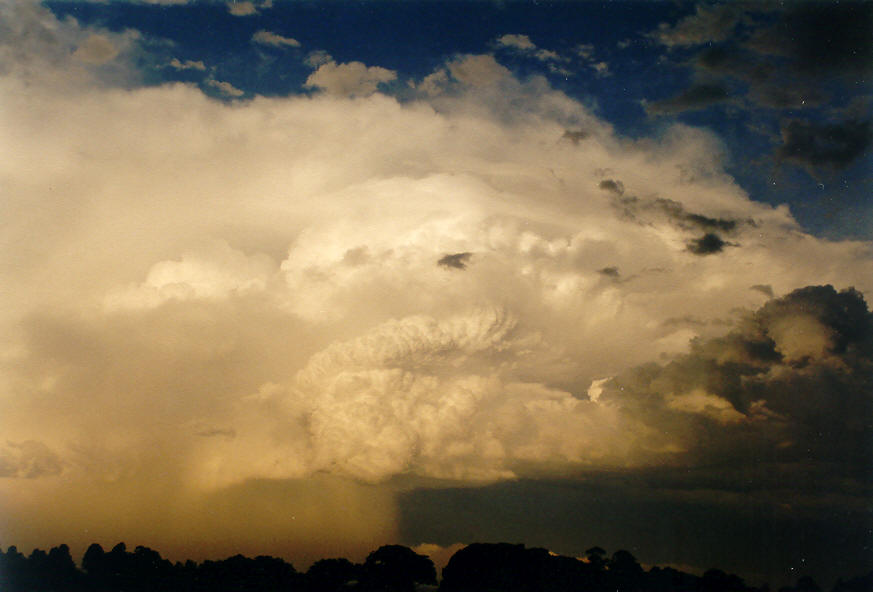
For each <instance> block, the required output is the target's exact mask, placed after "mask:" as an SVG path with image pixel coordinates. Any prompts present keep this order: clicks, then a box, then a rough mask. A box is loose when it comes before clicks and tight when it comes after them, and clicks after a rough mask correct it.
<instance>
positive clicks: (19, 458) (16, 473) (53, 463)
mask: <svg viewBox="0 0 873 592" xmlns="http://www.w3.org/2000/svg"><path fill="white" fill-rule="evenodd" d="M62 471H63V463H62V461H61V459H60V457H59V456H58V455H57V454H56V453H54V452H53V451H52V450H51V449H49V447H48V446H46V445H45V444H43V443H42V442H38V441H36V440H25V441H23V442H9V441H7V442H6V444H5V445H4V446H3V447H2V448H0V479H2V478H7V479H9V478H13V479H14V478H18V479H36V478H39V477H50V476H54V475H59V474H61V472H62Z"/></svg>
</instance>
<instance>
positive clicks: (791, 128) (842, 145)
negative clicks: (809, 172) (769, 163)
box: [776, 119, 873, 169]
mask: <svg viewBox="0 0 873 592" xmlns="http://www.w3.org/2000/svg"><path fill="white" fill-rule="evenodd" d="M781 132H782V145H780V146H779V147H778V148H777V149H776V158H777V159H779V160H781V161H788V162H793V163H795V164H799V165H801V166H808V167H812V168H813V169H814V168H818V167H828V168H834V169H841V168H845V167H846V166H848V165H849V164H851V163H852V162H853V161H855V160H856V159H858V158H859V157H860V156H861V155H862V154H864V153H865V152H866V151H867V149H868V148H869V147H870V143H871V140H873V127H871V124H870V121H869V120H866V121H861V120H847V121H842V122H838V123H817V122H814V121H805V120H799V119H792V120H789V121H787V122H784V123H783V124H782V128H781Z"/></svg>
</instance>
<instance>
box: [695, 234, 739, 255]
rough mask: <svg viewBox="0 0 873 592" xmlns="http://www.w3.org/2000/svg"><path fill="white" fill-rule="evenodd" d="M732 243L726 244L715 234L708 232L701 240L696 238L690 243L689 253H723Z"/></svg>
mask: <svg viewBox="0 0 873 592" xmlns="http://www.w3.org/2000/svg"><path fill="white" fill-rule="evenodd" d="M729 244H730V243H727V242H725V241H724V240H722V238H721V237H720V236H719V235H717V234H715V233H714V232H707V233H706V234H704V235H703V236H701V237H700V238H695V239H693V240H691V241H689V242H688V245H687V248H688V251H690V252H691V253H694V254H695V255H712V254H714V253H721V252H722V251H723V250H724V248H725V247H726V246H728V245H729Z"/></svg>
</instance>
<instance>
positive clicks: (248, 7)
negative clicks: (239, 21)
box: [227, 0, 258, 16]
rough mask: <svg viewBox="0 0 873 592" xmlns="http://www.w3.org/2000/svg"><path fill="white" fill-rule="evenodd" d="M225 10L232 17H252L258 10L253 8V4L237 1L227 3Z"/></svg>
mask: <svg viewBox="0 0 873 592" xmlns="http://www.w3.org/2000/svg"><path fill="white" fill-rule="evenodd" d="M227 10H228V11H229V12H230V14H232V15H233V16H252V15H255V14H258V9H257V8H255V5H254V3H253V2H239V1H238V0H231V1H230V2H228V3H227Z"/></svg>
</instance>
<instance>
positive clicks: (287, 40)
mask: <svg viewBox="0 0 873 592" xmlns="http://www.w3.org/2000/svg"><path fill="white" fill-rule="evenodd" d="M252 41H254V42H255V43H262V44H264V45H272V46H274V47H283V46H285V47H300V42H299V41H297V40H296V39H293V38H291V37H284V36H282V35H279V34H277V33H273V32H271V31H265V30H263V29H261V30H260V31H257V32H256V33H255V34H254V35H252Z"/></svg>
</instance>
